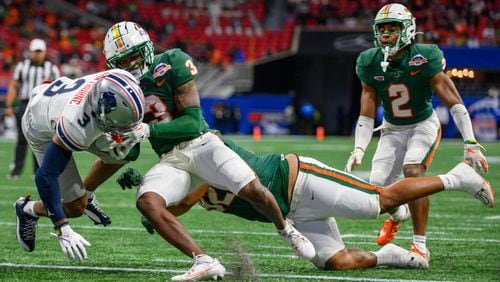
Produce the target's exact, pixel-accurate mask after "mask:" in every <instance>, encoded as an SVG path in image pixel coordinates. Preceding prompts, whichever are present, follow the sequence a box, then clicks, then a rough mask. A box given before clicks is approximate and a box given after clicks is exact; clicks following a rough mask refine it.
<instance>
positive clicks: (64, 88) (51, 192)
mask: <svg viewBox="0 0 500 282" xmlns="http://www.w3.org/2000/svg"><path fill="white" fill-rule="evenodd" d="M143 117H144V95H143V92H142V90H141V88H140V87H139V84H138V81H137V80H136V79H135V78H134V77H133V76H132V75H131V74H130V73H128V72H126V71H123V70H118V69H113V70H108V71H104V72H99V73H96V74H91V75H87V76H84V77H81V78H78V79H74V80H73V79H69V78H67V77H62V78H59V79H57V80H55V81H53V82H51V83H46V84H42V85H39V86H37V87H35V88H34V89H33V90H32V98H31V100H30V102H29V104H28V106H27V109H26V112H25V114H24V116H23V119H22V128H23V133H24V135H25V137H26V139H27V140H28V142H29V144H30V146H31V148H32V149H33V152H34V154H35V157H36V159H37V161H38V163H39V164H40V168H39V169H38V171H37V173H36V175H35V183H36V186H37V189H38V193H39V195H40V199H41V200H40V201H31V200H30V195H28V196H26V197H21V198H19V199H18V200H17V201H16V202H15V204H14V207H15V211H16V216H17V226H16V229H17V230H16V231H17V233H16V236H17V240H18V242H19V244H20V245H21V247H22V248H23V249H24V250H25V251H27V252H32V251H33V250H34V249H35V229H36V225H37V221H38V219H39V217H40V216H47V217H49V218H50V219H51V221H52V223H53V224H54V230H55V231H56V234H54V235H56V236H57V237H58V238H59V243H60V246H61V248H62V250H63V252H64V253H65V254H66V255H67V256H68V257H69V258H70V259H78V260H83V259H86V258H87V253H86V250H85V247H87V246H90V243H89V242H88V241H87V240H86V239H84V238H83V237H82V236H81V235H80V234H78V233H77V232H75V231H73V229H72V228H71V227H70V225H69V222H68V220H67V218H70V217H78V216H80V215H82V214H83V211H84V209H85V207H86V205H87V192H86V190H85V187H84V185H83V184H82V180H81V178H80V175H79V173H78V170H77V168H76V164H75V161H74V159H73V157H72V152H74V151H75V152H76V151H88V152H91V153H93V154H95V155H97V156H98V157H99V158H100V159H102V161H103V162H104V163H107V164H110V165H111V166H112V165H116V166H118V167H119V166H121V164H123V163H124V162H127V158H133V156H132V155H134V152H133V151H132V152H130V151H131V149H132V148H134V145H135V143H134V142H135V139H134V141H130V140H131V139H130V138H129V137H128V136H129V135H130V134H131V133H132V132H133V131H134V130H137V129H139V127H141V126H142V125H141V122H142V119H143ZM136 148H137V149H134V150H138V146H137V147H136ZM129 153H130V154H129ZM135 155H136V156H135V157H137V155H138V152H136V153H135ZM127 156H128V157H127ZM113 172H114V171H113Z"/></svg>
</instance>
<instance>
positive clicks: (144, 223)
mask: <svg viewBox="0 0 500 282" xmlns="http://www.w3.org/2000/svg"><path fill="white" fill-rule="evenodd" d="M141 223H142V226H144V228H146V231H148V233H149V234H151V235H153V234H155V228H154V227H153V224H151V221H149V219H147V217H145V216H143V215H142V216H141Z"/></svg>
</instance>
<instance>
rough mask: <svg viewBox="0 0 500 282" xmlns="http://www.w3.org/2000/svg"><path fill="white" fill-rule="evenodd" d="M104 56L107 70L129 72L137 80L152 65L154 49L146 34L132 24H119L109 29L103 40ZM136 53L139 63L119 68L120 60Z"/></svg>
mask: <svg viewBox="0 0 500 282" xmlns="http://www.w3.org/2000/svg"><path fill="white" fill-rule="evenodd" d="M103 45H104V50H103V52H104V56H105V57H106V63H107V65H108V67H109V68H121V69H124V70H126V71H129V72H130V73H131V74H132V75H134V76H135V77H136V78H137V79H139V78H140V77H141V76H143V75H144V74H145V73H146V72H147V70H148V68H149V66H150V65H151V64H152V63H153V59H154V47H153V42H152V41H151V39H149V35H148V33H147V32H146V31H145V30H144V29H143V28H142V27H141V26H139V25H138V24H136V23H134V22H127V21H124V22H119V23H117V24H114V25H113V26H112V27H110V28H109V30H108V32H107V33H106V37H105V38H104V42H103ZM134 53H138V54H139V55H140V57H141V61H140V62H138V63H137V64H132V65H130V66H121V65H120V64H119V62H120V60H122V59H123V58H125V57H127V56H129V55H131V54H134Z"/></svg>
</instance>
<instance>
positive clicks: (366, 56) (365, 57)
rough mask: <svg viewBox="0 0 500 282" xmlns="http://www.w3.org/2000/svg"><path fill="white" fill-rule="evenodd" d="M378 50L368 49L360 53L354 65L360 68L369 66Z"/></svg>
mask: <svg viewBox="0 0 500 282" xmlns="http://www.w3.org/2000/svg"><path fill="white" fill-rule="evenodd" d="M379 50H380V48H370V49H368V50H365V51H363V52H361V53H360V54H359V56H358V59H357V60H356V64H357V65H358V66H360V67H366V66H368V65H370V64H371V63H372V62H373V60H374V59H375V55H376V54H377V53H378V52H379Z"/></svg>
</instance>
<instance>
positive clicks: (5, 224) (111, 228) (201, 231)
mask: <svg viewBox="0 0 500 282" xmlns="http://www.w3.org/2000/svg"><path fill="white" fill-rule="evenodd" d="M14 226H16V223H15V222H5V221H3V222H0V228H1V227H9V228H11V227H14ZM38 226H39V227H52V225H51V224H38ZM78 229H92V230H97V229H100V230H108V231H134V232H145V230H144V228H136V227H119V226H106V227H102V226H85V225H81V226H78ZM461 230H467V228H463V229H461ZM471 230H472V231H475V230H476V229H474V228H472V229H471ZM189 232H190V233H196V234H217V235H228V234H232V235H253V236H276V233H274V232H251V231H227V230H223V231H221V230H208V229H192V230H189ZM410 233H411V232H409V233H408V234H410ZM428 233H429V234H446V233H439V232H428ZM145 234H146V233H145ZM342 238H343V239H347V238H373V235H372V234H358V233H344V234H342ZM398 238H400V239H411V238H412V237H404V236H398ZM476 239H478V238H476ZM432 240H433V241H458V242H469V243H474V242H472V241H471V240H470V238H448V237H441V238H439V237H432ZM480 241H481V242H488V243H495V244H500V240H497V239H484V238H481V239H480Z"/></svg>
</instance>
